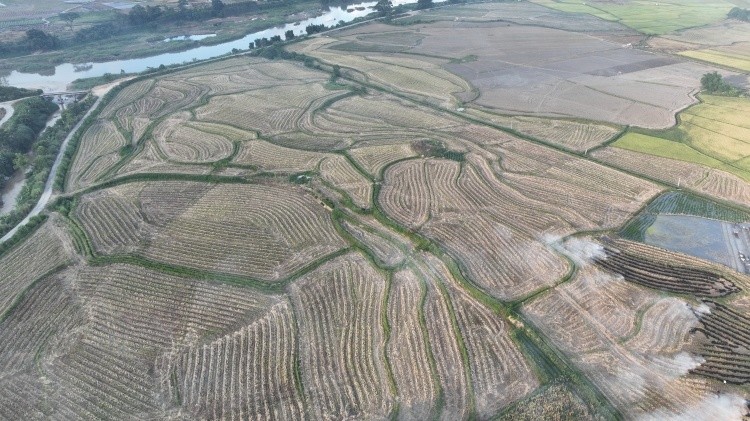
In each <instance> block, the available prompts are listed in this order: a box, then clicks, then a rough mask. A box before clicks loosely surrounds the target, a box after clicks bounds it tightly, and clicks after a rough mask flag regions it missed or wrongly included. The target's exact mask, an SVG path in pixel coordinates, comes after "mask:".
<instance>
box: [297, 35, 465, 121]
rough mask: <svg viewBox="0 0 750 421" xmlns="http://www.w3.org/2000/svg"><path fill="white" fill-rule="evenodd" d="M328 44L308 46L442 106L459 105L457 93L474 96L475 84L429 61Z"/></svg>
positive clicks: (373, 78)
mask: <svg viewBox="0 0 750 421" xmlns="http://www.w3.org/2000/svg"><path fill="white" fill-rule="evenodd" d="M326 47H327V48H326V49H322V50H312V51H311V50H310V49H307V53H308V54H309V55H311V56H313V57H315V58H318V59H320V60H322V61H324V62H327V63H331V64H336V65H339V66H341V67H343V68H346V69H352V70H353V71H356V72H358V73H360V74H364V75H365V78H366V80H368V81H370V82H374V83H376V84H379V85H381V86H386V87H388V88H391V89H395V90H397V91H399V92H402V93H405V94H411V95H413V96H416V97H418V98H425V99H427V100H431V101H432V102H435V103H438V104H441V105H445V106H455V104H456V100H455V95H458V94H463V95H471V94H470V92H471V86H470V85H469V84H468V83H466V81H464V80H463V79H461V78H460V77H458V76H456V75H454V74H452V73H450V72H448V71H446V70H444V69H442V68H441V67H440V66H439V65H438V64H434V63H431V62H429V61H424V60H414V59H411V58H399V57H396V58H394V57H382V56H378V55H375V54H372V55H371V54H368V55H359V54H356V53H351V52H342V51H336V50H334V49H332V48H331V45H330V44H329V45H326ZM303 48H304V47H303Z"/></svg>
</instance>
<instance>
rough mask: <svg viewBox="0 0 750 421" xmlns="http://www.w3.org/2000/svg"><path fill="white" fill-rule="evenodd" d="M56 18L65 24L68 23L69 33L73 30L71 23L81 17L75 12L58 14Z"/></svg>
mask: <svg viewBox="0 0 750 421" xmlns="http://www.w3.org/2000/svg"><path fill="white" fill-rule="evenodd" d="M58 16H60V19H62V20H64V21H65V22H68V27H69V28H70V30H71V31H72V30H73V22H74V21H75V20H76V19H78V18H80V17H81V15H79V14H78V13H76V12H63V13H60V14H59V15H58Z"/></svg>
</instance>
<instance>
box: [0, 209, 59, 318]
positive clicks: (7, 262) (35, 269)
mask: <svg viewBox="0 0 750 421" xmlns="http://www.w3.org/2000/svg"><path fill="white" fill-rule="evenodd" d="M68 241H69V240H68V239H67V238H65V234H63V232H62V231H61V229H60V227H58V226H56V223H55V222H54V221H49V222H47V223H45V224H44V225H42V226H41V227H40V228H39V229H38V230H37V231H36V232H35V233H34V234H33V235H31V236H30V237H29V238H27V239H26V240H25V241H23V242H22V243H21V244H19V245H17V246H15V247H13V248H12V249H11V250H9V251H7V252H5V253H4V254H3V255H2V256H0V274H2V276H0V278H1V279H0V320H2V318H3V317H5V316H6V315H7V312H8V311H9V310H11V309H12V308H13V305H14V303H15V302H16V301H17V300H18V299H19V297H21V296H23V294H24V291H25V290H26V289H27V288H29V287H30V286H31V285H32V284H33V283H34V282H35V281H37V280H38V279H40V278H42V277H43V276H45V275H47V274H48V273H50V272H52V271H54V270H56V269H59V268H60V267H62V266H64V265H66V264H68V263H70V262H71V261H72V252H71V249H72V246H71V245H69V244H68Z"/></svg>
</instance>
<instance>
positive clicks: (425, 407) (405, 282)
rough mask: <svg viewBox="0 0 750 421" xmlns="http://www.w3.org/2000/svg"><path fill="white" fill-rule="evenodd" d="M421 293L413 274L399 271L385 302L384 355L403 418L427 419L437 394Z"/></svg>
mask: <svg viewBox="0 0 750 421" xmlns="http://www.w3.org/2000/svg"><path fill="white" fill-rule="evenodd" d="M425 293H426V291H425V286H424V285H423V284H422V283H421V282H420V281H419V279H418V278H417V277H416V275H415V274H414V272H412V271H400V272H397V273H396V274H395V275H394V276H393V285H392V286H391V293H390V294H391V295H390V297H389V299H388V302H389V306H388V320H389V322H390V324H391V326H392V330H391V335H390V339H389V341H388V349H387V355H388V361H389V362H390V364H391V367H392V370H393V377H394V380H395V382H396V387H397V389H398V391H399V400H400V403H401V404H400V408H399V413H400V414H401V416H403V417H404V418H412V419H418V418H419V419H425V418H427V417H429V416H430V414H432V413H433V411H434V410H435V403H436V401H437V395H438V393H439V390H438V389H437V387H438V385H437V384H436V382H435V379H434V376H435V373H434V372H433V369H432V365H431V362H430V355H432V352H433V351H432V350H431V349H429V346H430V345H429V343H428V342H427V339H428V338H427V335H426V332H425V331H424V329H423V327H422V320H421V316H420V312H421V310H420V308H421V304H422V297H423V295H424V294H425Z"/></svg>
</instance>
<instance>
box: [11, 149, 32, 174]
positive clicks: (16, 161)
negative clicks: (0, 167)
mask: <svg viewBox="0 0 750 421" xmlns="http://www.w3.org/2000/svg"><path fill="white" fill-rule="evenodd" d="M27 165H29V157H28V156H27V155H25V154H22V153H16V154H15V155H13V169H14V170H16V171H18V170H22V169H24V168H26V166H27Z"/></svg>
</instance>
